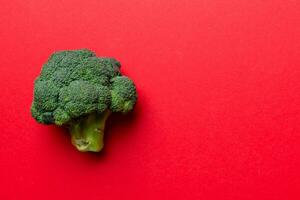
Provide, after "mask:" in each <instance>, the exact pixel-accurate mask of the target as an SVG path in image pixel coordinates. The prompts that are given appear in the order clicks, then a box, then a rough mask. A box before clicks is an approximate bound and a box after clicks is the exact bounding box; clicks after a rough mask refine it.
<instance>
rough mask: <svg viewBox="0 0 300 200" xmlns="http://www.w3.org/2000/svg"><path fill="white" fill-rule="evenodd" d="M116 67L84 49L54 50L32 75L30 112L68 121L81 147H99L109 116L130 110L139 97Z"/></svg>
mask: <svg viewBox="0 0 300 200" xmlns="http://www.w3.org/2000/svg"><path fill="white" fill-rule="evenodd" d="M120 67H121V65H120V63H119V62H118V61H117V60H115V59H114V58H104V57H96V55H95V54H94V53H93V52H92V51H90V50H87V49H82V50H73V51H59V52H55V53H54V54H52V55H51V56H50V58H49V60H48V61H47V63H45V64H44V65H43V68H42V71H41V74H40V76H38V77H37V79H36V80H35V84H34V98H33V102H32V105H31V114H32V117H33V118H35V119H36V120H37V121H38V122H39V123H42V124H55V125H58V126H65V127H68V128H69V130H70V134H71V141H72V144H73V145H74V146H75V147H76V148H77V149H78V150H79V151H84V152H85V151H93V152H98V151H101V149H102V148H103V135H104V127H105V122H106V120H107V118H108V117H109V116H110V114H111V113H114V112H121V113H128V112H130V111H132V110H133V108H134V105H135V103H136V100H137V93H136V88H135V85H134V83H133V81H132V80H130V79H129V78H128V77H126V76H122V74H121V72H120Z"/></svg>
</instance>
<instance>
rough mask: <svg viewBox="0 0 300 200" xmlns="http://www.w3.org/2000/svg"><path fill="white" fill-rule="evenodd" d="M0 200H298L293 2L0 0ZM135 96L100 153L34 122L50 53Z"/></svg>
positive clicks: (299, 88)
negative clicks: (110, 63) (122, 84)
mask: <svg viewBox="0 0 300 200" xmlns="http://www.w3.org/2000/svg"><path fill="white" fill-rule="evenodd" d="M0 13H1V14H0V15H1V17H0V44H1V53H0V63H1V64H0V93H1V95H0V111H1V117H0V128H1V133H0V134H1V135H0V199H3V200H4V199H5V200H10V199H30V200H32V199H49V200H50V199H51V200H53V199H72V200H77V199H92V200H96V199H151V200H152V199H205V200H210V199H235V200H236V199H243V200H244V199H256V200H257V199H263V200H268V199H272V200H273V199H289V200H292V199H295V200H296V199H297V200H299V199H300V2H299V1H298V0H264V1H260V0H169V1H167V0H161V1H159V0H142V1H141V0H110V1H101V0H86V1H82V0H72V1H71V0H51V1H50V0H48V1H46V0H27V1H24V0H1V4H0ZM78 48H89V49H91V50H94V51H95V52H96V53H97V54H98V55H99V56H100V55H102V56H113V57H115V58H117V59H118V60H120V61H121V63H122V64H123V68H122V71H123V73H124V74H126V75H128V76H130V77H131V78H132V79H133V80H134V81H135V83H136V85H137V89H138V93H139V100H138V104H137V106H136V109H135V111H134V113H132V114H130V115H129V116H127V117H123V116H113V117H111V118H110V121H109V122H108V127H107V130H106V146H105V150H104V151H103V152H102V153H100V154H89V153H80V152H78V151H76V149H75V148H74V147H73V146H72V145H71V143H70V138H69V136H68V133H67V132H66V131H65V130H62V129H59V128H56V127H53V126H44V125H40V124H38V123H37V122H36V121H34V120H33V119H32V118H31V116H30V112H29V110H30V104H31V101H32V90H33V81H34V79H35V77H36V76H37V75H38V74H39V72H40V68H41V66H42V64H43V63H44V62H45V61H46V60H47V58H48V56H49V55H50V54H51V53H53V52H54V51H56V50H63V49H78Z"/></svg>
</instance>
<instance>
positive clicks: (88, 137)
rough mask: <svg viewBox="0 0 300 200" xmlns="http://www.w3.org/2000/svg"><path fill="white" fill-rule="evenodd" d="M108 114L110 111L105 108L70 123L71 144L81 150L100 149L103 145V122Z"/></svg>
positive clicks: (94, 150)
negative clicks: (100, 111) (101, 111)
mask: <svg viewBox="0 0 300 200" xmlns="http://www.w3.org/2000/svg"><path fill="white" fill-rule="evenodd" d="M110 114H111V111H110V110H106V111H104V112H103V113H101V114H98V113H93V114H90V115H88V116H86V117H84V118H83V119H81V120H79V121H76V122H73V123H71V125H70V133H71V141H72V144H73V145H74V146H75V147H76V148H77V149H78V150H79V151H82V152H86V151H92V152H98V151H101V149H102V148H103V146H104V142H103V136H104V128H105V122H106V120H107V118H108V117H109V115H110Z"/></svg>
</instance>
